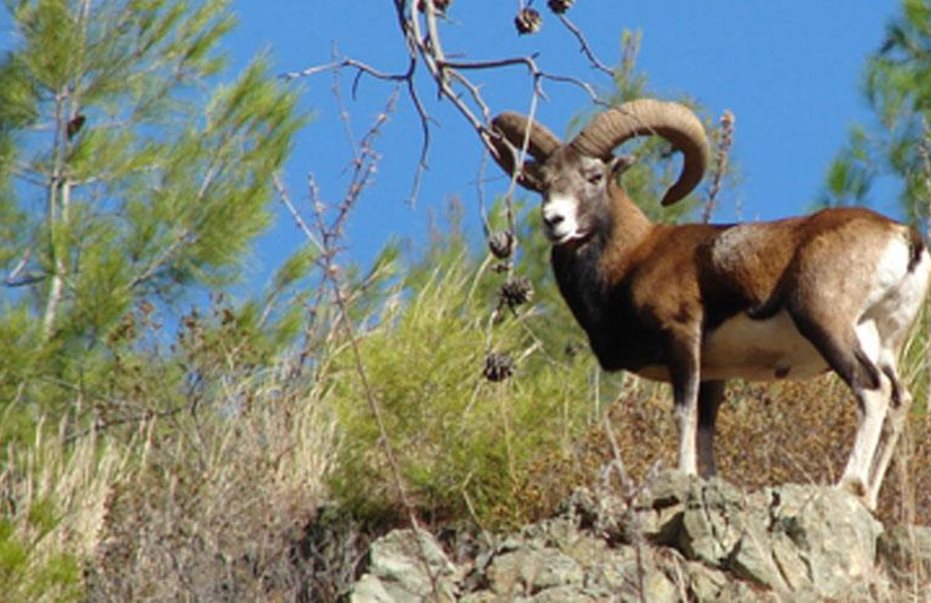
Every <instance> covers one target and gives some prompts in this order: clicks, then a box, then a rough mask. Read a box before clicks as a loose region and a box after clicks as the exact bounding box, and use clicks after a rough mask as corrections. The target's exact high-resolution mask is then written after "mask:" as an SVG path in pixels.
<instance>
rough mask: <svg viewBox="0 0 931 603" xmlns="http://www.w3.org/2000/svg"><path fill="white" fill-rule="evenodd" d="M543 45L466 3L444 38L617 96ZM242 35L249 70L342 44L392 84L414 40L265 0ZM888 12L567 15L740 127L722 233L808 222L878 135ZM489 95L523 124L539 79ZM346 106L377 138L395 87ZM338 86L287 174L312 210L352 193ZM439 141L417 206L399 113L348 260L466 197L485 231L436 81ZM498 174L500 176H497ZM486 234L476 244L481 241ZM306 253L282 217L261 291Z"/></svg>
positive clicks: (884, 202) (649, 10) (323, 85)
mask: <svg viewBox="0 0 931 603" xmlns="http://www.w3.org/2000/svg"><path fill="white" fill-rule="evenodd" d="M536 4H537V5H539V6H537V8H539V9H540V10H541V12H543V13H544V17H545V18H546V22H545V24H544V27H543V30H542V31H541V33H540V34H539V35H537V36H524V37H518V36H517V35H516V34H515V33H514V29H513V25H512V21H511V20H512V17H513V14H514V12H515V11H516V7H517V1H516V0H515V1H512V2H501V1H497V2H479V1H476V0H457V1H456V2H454V3H453V7H452V10H451V11H450V17H451V21H450V22H448V23H445V24H444V25H443V30H442V33H443V36H444V43H445V49H446V51H447V53H454V52H461V53H462V54H463V58H468V59H473V60H479V59H491V58H500V57H509V56H519V55H526V54H529V53H531V52H539V58H538V62H539V64H540V66H541V68H542V69H544V70H546V71H549V72H552V73H561V74H568V75H572V76H575V77H579V78H583V79H585V80H587V81H589V82H590V83H591V84H593V85H595V86H598V87H601V88H606V87H608V86H609V82H608V81H607V78H606V77H605V76H604V75H602V74H600V73H598V72H597V71H594V70H592V69H591V68H590V67H589V66H588V64H587V62H586V61H585V59H584V58H583V57H582V56H581V54H580V53H579V52H578V44H577V43H576V42H575V41H574V40H573V39H572V38H571V36H570V35H569V33H568V32H566V31H565V29H564V28H562V26H561V25H560V24H559V23H558V22H557V21H556V20H555V19H554V18H553V17H552V16H551V15H549V13H548V11H547V10H546V7H545V3H544V2H543V0H537V2H536ZM233 7H234V9H235V10H236V11H237V13H238V14H239V17H240V27H239V28H238V29H237V30H236V31H235V32H234V33H233V34H232V36H230V37H229V38H228V39H227V42H226V43H227V44H228V47H229V49H230V50H231V51H232V52H233V55H234V57H235V63H236V65H242V64H244V63H245V62H246V61H247V60H248V58H249V57H250V56H252V55H253V54H254V53H255V52H257V51H260V50H268V51H269V52H270V53H271V55H272V57H273V61H274V64H275V68H276V70H277V71H280V72H284V71H290V70H298V69H302V68H305V67H308V66H312V65H316V64H321V63H326V62H328V61H329V60H330V59H331V54H332V50H333V48H334V45H336V46H337V47H338V49H339V52H340V53H341V54H342V55H344V56H349V57H353V58H356V59H359V60H361V61H364V62H367V63H369V64H371V65H372V66H374V67H377V68H379V69H382V70H385V71H400V70H403V68H404V66H405V54H404V52H403V46H402V39H401V37H400V33H399V32H398V30H397V25H396V20H395V16H394V14H393V8H392V5H391V3H390V2H388V1H387V0H383V1H380V2H374V1H372V0H368V1H340V2H321V1H310V2H281V1H277V2H276V1H269V2H261V3H259V2H254V1H247V0H237V1H235V2H234V3H233ZM898 9H899V4H898V3H897V2H891V1H878V0H848V1H846V2H844V3H830V2H806V1H801V0H784V1H781V2H748V1H746V0H739V1H738V0H717V1H713V2H696V1H695V0H654V1H651V2H618V1H604V0H601V1H598V0H578V1H577V2H576V3H575V5H574V7H573V8H572V10H571V11H570V12H569V16H570V17H571V18H572V19H573V21H575V22H576V23H577V24H578V25H579V26H580V27H581V28H582V29H583V30H584V31H585V32H586V33H587V36H588V39H589V41H590V42H591V44H592V46H593V47H594V49H595V51H596V52H597V54H598V55H599V56H600V58H601V59H602V60H603V61H604V62H606V63H608V64H612V65H613V64H615V63H616V62H617V61H618V59H619V58H620V36H621V31H622V30H623V29H624V28H628V29H633V30H640V31H641V32H642V34H643V42H642V48H641V53H640V56H639V60H638V67H639V69H640V70H642V71H643V72H645V73H646V74H647V75H648V77H649V87H650V91H651V92H652V93H654V94H655V95H657V96H661V97H668V98H674V97H678V96H681V95H688V96H691V97H693V98H695V99H696V100H697V101H699V102H700V103H701V104H702V105H703V106H704V107H706V108H707V110H708V111H709V113H710V114H711V115H713V116H719V115H720V114H721V112H722V111H723V110H724V109H730V110H732V111H733V112H734V113H735V115H736V135H735V144H734V148H733V154H732V157H733V159H734V160H736V161H737V162H739V165H740V167H741V179H740V182H739V183H738V186H737V187H736V189H731V190H728V191H726V193H725V194H724V196H723V198H722V199H721V201H722V204H723V206H722V208H721V209H720V210H719V212H718V213H717V215H716V216H715V217H716V220H718V221H728V220H734V219H736V218H737V217H738V214H737V213H735V207H738V206H739V207H740V208H741V210H740V216H742V218H743V219H746V220H751V219H768V218H775V217H780V216H784V215H789V214H792V213H799V212H803V211H806V210H807V209H808V208H810V207H811V204H812V203H813V201H814V200H815V198H816V196H817V193H818V191H819V189H820V187H821V182H822V180H823V177H824V173H825V170H826V167H827V165H828V163H829V162H830V160H831V159H832V157H833V156H834V154H835V153H836V152H837V150H838V149H839V148H840V146H841V144H842V143H843V141H844V140H845V136H846V133H847V131H848V130H849V128H850V126H851V125H852V124H854V123H856V122H867V123H868V122H869V120H870V118H871V115H870V113H869V111H868V109H867V107H866V104H865V102H864V101H863V99H862V95H861V93H860V76H861V73H862V70H863V65H864V60H865V58H866V56H867V54H868V53H869V52H870V51H873V50H875V49H876V48H878V47H879V45H880V43H881V40H882V36H883V32H884V29H885V26H886V23H887V22H888V21H889V19H890V18H891V17H892V16H893V15H895V14H896V13H897V11H898ZM476 79H477V80H481V81H484V82H485V87H484V90H483V92H484V94H485V95H486V98H487V100H488V101H489V103H490V104H491V106H492V110H493V111H498V110H503V109H518V110H526V108H527V106H528V105H527V103H528V102H529V96H528V90H529V81H528V79H527V78H526V77H525V74H524V73H523V71H522V70H520V69H513V70H510V71H508V73H507V75H506V76H505V77H494V78H492V77H487V78H486V77H484V76H482V75H481V74H476ZM342 82H343V90H344V93H345V95H346V97H347V108H348V110H349V112H350V113H351V115H352V120H353V128H354V130H355V132H356V134H357V136H358V135H359V134H361V133H362V132H364V131H365V129H366V128H367V126H368V124H369V123H370V121H371V119H372V117H373V116H374V115H375V114H376V113H377V112H378V111H379V110H380V109H381V107H382V106H383V104H384V102H385V99H386V98H387V96H388V94H389V93H390V91H391V89H392V88H391V86H390V85H387V84H385V83H382V82H377V81H375V80H371V79H364V80H363V81H362V83H361V85H360V86H359V90H358V95H357V98H356V99H355V100H352V99H349V98H348V97H349V87H350V83H351V74H349V73H346V74H345V75H344V77H343V78H342ZM332 83H333V78H332V76H330V75H317V76H314V77H313V78H310V79H305V80H303V81H300V82H297V83H295V85H298V86H301V87H302V89H303V91H304V102H305V106H306V107H307V108H308V109H310V110H312V111H314V113H315V119H314V121H313V122H312V123H311V124H310V125H309V126H308V127H307V128H306V129H305V130H304V131H302V132H301V133H300V140H299V143H298V146H297V149H296V152H295V154H294V156H293V157H292V159H291V161H290V162H289V165H288V174H287V182H288V184H289V187H290V188H291V191H292V194H293V195H294V196H295V198H297V199H299V200H306V194H305V190H306V187H305V182H306V175H307V174H308V173H313V174H314V176H315V178H316V180H317V181H318V183H319V184H320V187H321V191H322V195H323V197H324V198H326V199H328V200H330V201H338V200H339V199H340V198H341V197H342V195H343V192H344V187H345V183H346V176H345V167H346V165H347V163H348V161H349V159H350V150H349V145H348V142H347V138H346V135H345V133H344V129H343V125H342V123H341V122H340V120H339V119H338V113H337V105H336V103H335V102H334V97H333V94H332ZM420 89H421V92H422V93H423V96H424V98H426V99H427V101H428V110H429V112H430V114H431V116H433V117H434V118H435V119H437V120H438V122H439V125H438V126H436V127H435V128H434V133H433V134H434V140H433V144H432V148H431V153H430V158H429V164H430V170H429V171H428V172H427V174H426V176H425V180H424V183H423V188H422V190H421V192H420V196H419V199H418V202H417V204H416V206H414V207H410V206H409V205H407V204H406V203H405V198H406V196H407V194H408V192H409V190H410V185H411V179H412V177H413V174H414V170H415V168H416V161H417V156H418V153H419V148H420V147H419V145H420V138H419V129H418V125H417V121H416V114H415V113H414V111H413V109H412V107H411V106H410V104H409V103H408V102H406V100H405V99H404V98H403V97H402V98H401V100H400V102H399V104H398V110H397V111H396V113H395V115H394V116H393V117H392V120H391V122H390V123H389V124H388V125H387V127H386V128H385V130H384V135H383V136H382V138H381V139H380V141H379V143H378V149H379V150H380V152H381V153H382V155H383V160H382V163H381V165H380V168H379V174H378V176H377V179H376V182H375V184H374V186H373V187H372V188H370V189H369V190H368V191H367V192H366V194H365V195H364V197H363V198H362V200H361V204H360V205H359V207H358V208H357V209H356V211H355V213H354V215H353V216H352V219H351V224H350V229H349V231H348V237H347V240H346V244H347V248H348V253H349V254H350V256H351V257H352V258H353V259H355V260H358V261H361V262H365V261H367V260H368V259H369V258H371V256H372V254H373V253H374V252H375V250H377V249H378V248H379V247H380V246H381V245H382V244H383V243H384V242H385V241H386V240H387V239H388V238H390V237H392V236H402V237H412V238H414V239H415V241H416V240H417V239H420V240H423V234H424V232H425V230H426V224H427V220H428V218H427V215H428V211H430V208H434V209H437V208H441V207H442V206H443V203H444V202H445V200H446V199H449V198H450V197H451V196H458V197H460V198H461V200H462V202H463V204H464V207H465V210H466V214H467V218H468V223H469V224H471V225H472V227H473V228H476V229H477V224H478V215H479V214H478V205H477V193H476V184H475V181H476V178H477V174H478V168H479V165H480V162H481V155H482V153H481V147H480V145H479V144H478V141H477V139H476V138H475V136H474V134H473V133H472V132H471V130H470V129H469V128H468V127H467V126H466V124H465V122H464V121H463V120H462V119H461V118H460V117H459V116H458V115H457V114H455V113H454V112H452V111H451V109H450V107H449V104H448V103H438V102H436V101H435V94H434V93H433V88H432V87H431V86H430V83H429V82H428V81H427V80H426V79H424V80H423V81H422V82H421V87H420ZM546 92H547V95H548V100H547V101H545V102H543V103H542V104H541V106H540V108H539V113H538V115H539V116H540V118H541V120H542V121H544V122H545V123H547V124H548V125H549V126H550V127H551V128H552V129H553V130H554V131H556V132H557V133H563V132H564V131H565V128H566V125H567V124H568V122H569V120H570V118H571V117H572V116H574V115H576V114H578V113H579V112H580V111H583V110H585V109H587V108H589V107H590V105H589V101H588V99H587V97H586V95H585V94H583V93H581V92H580V91H579V90H578V89H576V88H574V87H571V86H566V85H560V84H554V83H552V82H550V83H547V84H546ZM486 175H488V176H498V173H497V170H496V168H494V167H493V166H490V167H489V170H488V172H487V173H486ZM505 187H506V182H505V181H504V180H503V179H497V180H493V181H491V182H489V183H488V184H487V187H486V191H487V193H488V194H490V195H494V194H496V193H500V192H503V191H504V190H505ZM872 205H873V207H875V208H877V209H879V210H880V211H885V212H889V213H895V211H896V205H895V200H894V199H893V198H883V199H873V200H872ZM476 232H477V231H476ZM301 244H303V242H302V240H301V238H300V235H299V234H298V232H297V231H296V229H295V228H294V227H293V226H292V225H291V223H290V221H289V220H288V218H287V217H286V216H285V215H284V214H283V213H282V214H281V215H280V217H279V219H278V223H277V226H276V228H275V229H274V231H273V232H272V233H271V234H270V235H269V236H268V237H265V238H264V239H263V240H262V242H261V244H260V247H259V250H258V253H257V255H256V257H255V259H254V261H253V263H252V264H251V266H250V269H249V270H250V272H251V273H252V276H251V277H250V278H258V279H264V278H266V277H267V276H265V275H267V274H268V272H267V271H268V270H270V269H271V268H272V267H273V266H274V265H275V264H276V263H277V261H279V258H280V257H282V256H283V255H284V254H285V253H286V252H287V251H288V250H290V249H293V248H295V246H298V245H301Z"/></svg>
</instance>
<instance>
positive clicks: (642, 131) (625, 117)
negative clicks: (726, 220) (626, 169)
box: [569, 98, 710, 205]
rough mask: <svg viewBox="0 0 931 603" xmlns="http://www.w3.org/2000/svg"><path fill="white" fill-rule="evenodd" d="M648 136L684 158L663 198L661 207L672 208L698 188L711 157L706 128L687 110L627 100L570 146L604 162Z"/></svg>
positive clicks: (597, 119)
mask: <svg viewBox="0 0 931 603" xmlns="http://www.w3.org/2000/svg"><path fill="white" fill-rule="evenodd" d="M650 135H657V136H662V137H663V138H665V139H666V140H668V141H669V142H670V143H672V145H673V146H674V147H675V148H676V149H678V150H679V151H681V152H682V154H683V156H684V158H685V159H684V162H683V164H682V173H681V174H679V179H678V180H676V182H675V184H673V185H672V186H671V187H670V188H669V190H668V191H666V194H665V195H664V196H663V201H662V203H663V205H671V204H673V203H675V202H676V201H679V200H680V199H682V198H683V197H685V196H686V195H688V194H689V193H690V192H692V190H693V189H694V188H695V187H696V186H697V185H698V183H699V182H700V181H701V179H702V176H704V174H705V169H706V168H707V166H708V161H709V156H710V151H709V149H708V138H707V136H706V134H705V128H704V126H702V123H701V121H700V120H699V119H698V117H696V116H695V114H694V113H693V112H692V110H691V109H689V108H688V107H686V106H684V105H680V104H679V103H672V102H664V101H659V100H654V99H648V98H643V99H638V100H635V101H630V102H627V103H624V104H622V105H619V106H617V107H612V108H610V109H608V110H606V111H604V112H602V113H599V114H598V115H596V116H595V117H594V118H593V119H592V120H591V121H590V122H589V123H588V125H587V126H585V128H583V129H582V131H581V132H579V134H578V135H577V136H576V137H575V138H574V139H573V140H572V142H571V143H569V144H571V145H572V146H573V147H575V148H576V149H577V150H578V151H580V152H582V153H584V154H586V155H589V156H591V157H601V158H605V159H606V158H608V157H610V155H611V153H612V152H613V151H614V149H615V147H617V146H618V145H620V144H621V143H623V142H624V141H625V140H628V139H630V138H633V137H634V136H650Z"/></svg>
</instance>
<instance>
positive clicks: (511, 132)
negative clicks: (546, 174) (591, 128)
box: [490, 111, 562, 192]
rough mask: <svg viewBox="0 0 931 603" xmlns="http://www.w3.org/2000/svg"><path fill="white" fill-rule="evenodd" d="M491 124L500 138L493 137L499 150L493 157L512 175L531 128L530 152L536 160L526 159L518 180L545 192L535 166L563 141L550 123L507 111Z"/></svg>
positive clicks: (532, 188) (494, 144)
mask: <svg viewBox="0 0 931 603" xmlns="http://www.w3.org/2000/svg"><path fill="white" fill-rule="evenodd" d="M491 127H492V130H493V131H495V132H496V133H497V134H499V136H498V137H495V136H492V137H490V141H491V144H492V146H493V147H494V149H495V152H494V153H492V156H493V157H494V158H495V161H496V162H498V165H500V166H501V169H503V170H504V171H505V173H506V174H507V175H508V176H511V175H513V174H514V171H515V167H516V165H517V156H518V153H519V152H520V149H521V148H523V146H524V136H525V134H526V132H527V129H528V128H530V139H529V141H528V145H527V152H528V153H530V156H531V157H533V158H534V159H535V160H536V162H530V161H527V162H524V165H523V167H522V169H521V170H520V173H519V174H518V180H517V181H518V182H519V183H520V184H521V185H522V186H525V187H527V188H529V189H531V190H535V191H537V192H539V191H541V190H542V189H543V182H542V180H541V178H540V175H539V170H537V169H535V168H536V166H537V165H538V164H541V163H543V162H544V161H546V159H547V158H548V157H549V156H550V155H551V154H552V153H553V151H555V150H556V149H558V148H559V147H560V145H562V141H560V140H559V138H557V137H556V135H555V134H553V133H552V132H550V130H549V129H547V127H546V126H544V125H542V124H539V123H537V122H535V121H531V120H530V119H528V118H526V117H524V116H523V115H521V114H520V113H514V112H511V111H505V112H504V113H501V114H500V115H498V116H497V117H495V118H494V119H493V120H492V122H491Z"/></svg>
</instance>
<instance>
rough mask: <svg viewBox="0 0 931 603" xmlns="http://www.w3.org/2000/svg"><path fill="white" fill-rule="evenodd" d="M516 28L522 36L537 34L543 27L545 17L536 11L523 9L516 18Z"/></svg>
mask: <svg viewBox="0 0 931 603" xmlns="http://www.w3.org/2000/svg"><path fill="white" fill-rule="evenodd" d="M514 27H516V28H517V33H519V34H520V35H524V34H535V33H537V32H538V31H540V28H541V27H543V17H542V16H541V15H540V12H539V11H537V10H536V9H533V8H522V9H520V12H519V13H517V16H516V17H514Z"/></svg>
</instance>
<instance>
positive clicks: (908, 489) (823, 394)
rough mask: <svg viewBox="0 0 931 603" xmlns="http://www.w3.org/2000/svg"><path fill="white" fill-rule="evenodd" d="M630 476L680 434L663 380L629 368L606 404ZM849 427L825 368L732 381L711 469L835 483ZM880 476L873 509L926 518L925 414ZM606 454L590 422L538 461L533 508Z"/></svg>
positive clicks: (846, 402) (847, 407)
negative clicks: (811, 373)
mask: <svg viewBox="0 0 931 603" xmlns="http://www.w3.org/2000/svg"><path fill="white" fill-rule="evenodd" d="M608 413H609V418H610V421H611V424H612V426H613V429H614V433H615V435H616V437H617V439H618V441H619V444H620V448H621V454H622V456H623V460H624V462H625V464H626V467H627V469H628V471H629V472H630V474H631V477H632V478H634V479H635V480H638V481H639V480H641V479H643V477H644V476H645V475H646V473H647V472H648V471H649V470H650V469H651V468H652V467H654V466H655V465H657V464H659V465H661V466H663V467H674V466H675V459H676V442H677V439H678V435H677V431H676V425H675V421H674V419H673V416H672V401H671V397H670V392H669V388H668V386H665V385H658V384H653V383H648V382H643V381H640V380H637V379H633V378H631V379H630V380H629V381H628V382H627V386H626V387H625V388H623V390H622V392H621V394H620V396H619V398H618V400H617V401H615V403H614V404H613V405H612V406H611V407H610V409H609V410H608ZM855 427H856V403H855V401H854V399H853V396H852V395H851V394H850V391H849V390H848V389H847V387H846V386H845V385H844V384H843V383H841V382H840V381H839V380H838V379H836V378H835V377H833V376H825V377H822V378H819V379H814V380H810V381H802V382H783V383H774V384H744V383H734V384H732V385H731V386H730V387H729V388H728V390H727V394H726V401H725V403H724V405H723V406H722V407H721V412H720V414H719V416H718V426H717V436H716V440H715V454H716V457H717V461H718V471H719V474H720V475H721V476H722V477H724V478H725V479H727V480H728V481H730V482H732V483H734V484H737V485H740V486H742V487H745V488H748V489H757V488H762V487H765V486H771V485H777V484H782V483H789V482H794V483H816V484H830V483H834V482H835V481H836V480H837V478H838V476H839V475H840V473H841V472H842V471H843V467H844V464H845V463H846V460H847V455H848V453H849V449H850V445H851V444H852V442H853V433H854V429H855ZM899 446H900V448H899V453H898V454H897V456H896V459H895V461H894V462H893V465H892V466H891V468H890V470H889V473H888V475H887V477H886V482H885V485H884V487H883V491H882V493H881V496H880V504H879V509H878V511H877V515H878V517H879V519H880V520H881V521H883V522H884V523H886V524H887V525H891V524H896V523H903V522H906V523H917V524H922V525H931V421H929V418H928V415H927V414H926V413H924V412H923V411H921V410H917V411H916V412H913V413H912V415H911V416H910V419H909V422H908V426H907V429H906V432H905V434H904V435H903V437H902V440H901V441H900V444H899ZM610 458H611V448H610V445H609V443H608V441H607V438H606V436H605V433H604V430H603V429H602V428H601V427H600V426H593V427H591V428H590V429H589V431H588V432H587V434H586V435H585V436H584V437H583V438H582V439H581V441H580V442H579V444H578V446H577V451H576V456H575V458H574V459H572V461H571V462H567V461H566V460H564V459H563V460H558V461H553V460H552V459H548V460H546V461H544V462H541V464H540V470H539V471H538V472H537V474H536V477H535V478H534V482H533V483H532V484H531V485H530V488H531V491H532V492H541V493H543V492H545V493H547V496H545V497H541V500H540V501H538V504H539V507H540V511H541V513H545V512H547V510H548V509H549V508H550V506H551V505H553V504H556V503H558V499H559V497H560V496H562V495H564V494H565V492H567V491H568V489H569V488H570V487H571V485H572V484H579V483H587V482H589V481H590V480H592V479H594V478H595V477H596V476H597V474H598V471H597V469H598V467H600V466H601V465H602V464H604V463H606V462H608V461H609V460H610Z"/></svg>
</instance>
